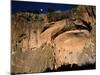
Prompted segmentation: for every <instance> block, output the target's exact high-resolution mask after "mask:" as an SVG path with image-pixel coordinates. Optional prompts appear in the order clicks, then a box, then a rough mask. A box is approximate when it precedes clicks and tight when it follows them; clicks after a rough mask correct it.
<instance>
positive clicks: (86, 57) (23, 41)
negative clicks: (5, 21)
mask: <svg viewBox="0 0 100 75" xmlns="http://www.w3.org/2000/svg"><path fill="white" fill-rule="evenodd" d="M52 15H53V16H52ZM95 28H96V13H95V6H77V7H75V8H73V9H72V10H68V11H63V12H61V13H59V15H57V13H55V12H54V13H52V14H34V13H28V12H20V13H16V14H15V15H12V25H11V29H12V31H11V32H12V41H11V43H12V50H11V58H12V60H11V66H12V72H14V73H32V72H43V71H45V70H46V69H47V68H50V69H51V70H53V69H57V68H59V67H60V66H61V65H67V64H77V65H79V66H80V65H83V64H87V63H95V62H96V48H95V47H96V33H95V32H96V29H95Z"/></svg>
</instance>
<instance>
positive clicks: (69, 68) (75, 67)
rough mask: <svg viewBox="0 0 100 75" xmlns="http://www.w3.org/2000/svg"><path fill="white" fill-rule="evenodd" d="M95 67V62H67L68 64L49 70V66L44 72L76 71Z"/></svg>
mask: <svg viewBox="0 0 100 75" xmlns="http://www.w3.org/2000/svg"><path fill="white" fill-rule="evenodd" d="M93 69H96V63H94V64H85V65H81V66H78V65H77V64H73V65H71V64H68V65H62V66H61V67H59V68H58V69H56V70H54V69H53V70H51V69H50V68H47V69H46V70H45V71H44V72H61V71H77V70H93Z"/></svg>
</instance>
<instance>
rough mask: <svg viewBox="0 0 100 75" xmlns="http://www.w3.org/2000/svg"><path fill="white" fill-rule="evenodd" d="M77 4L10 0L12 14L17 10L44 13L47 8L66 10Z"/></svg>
mask: <svg viewBox="0 0 100 75" xmlns="http://www.w3.org/2000/svg"><path fill="white" fill-rule="evenodd" d="M75 6H77V5H71V4H57V3H43V2H28V1H27V2H26V1H14V0H12V1H11V7H12V9H11V11H12V14H14V13H16V12H19V11H29V10H30V11H34V10H36V11H38V12H41V13H46V12H47V11H48V9H54V10H60V11H64V10H68V9H71V8H73V7H75ZM40 10H41V11H40Z"/></svg>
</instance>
